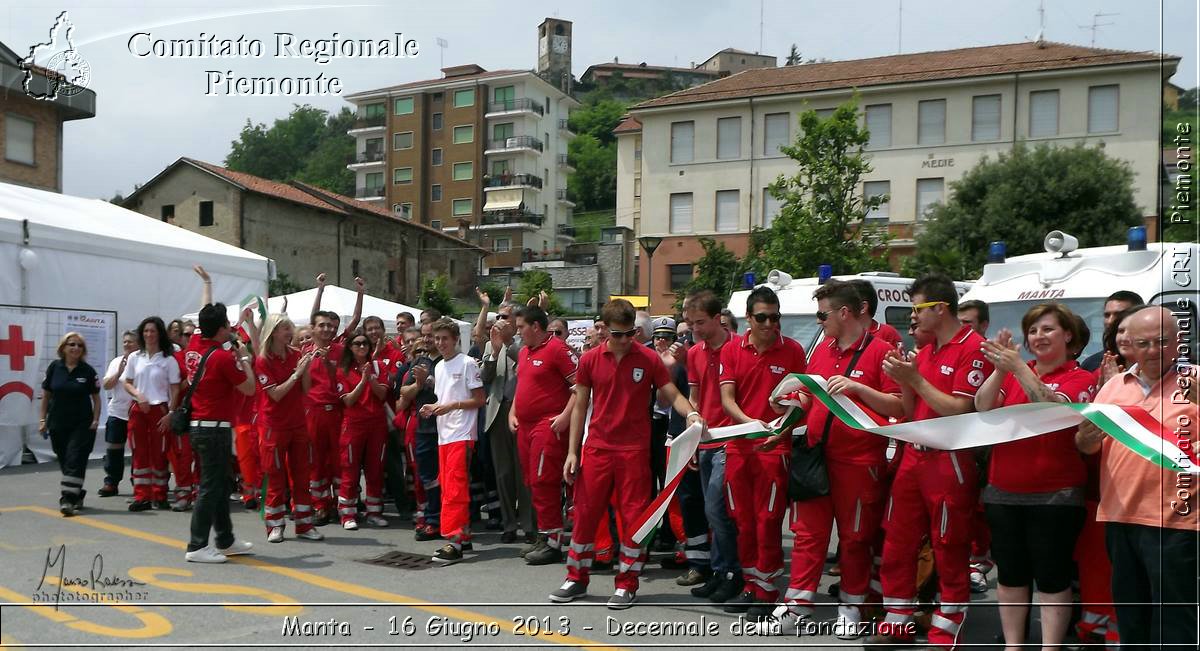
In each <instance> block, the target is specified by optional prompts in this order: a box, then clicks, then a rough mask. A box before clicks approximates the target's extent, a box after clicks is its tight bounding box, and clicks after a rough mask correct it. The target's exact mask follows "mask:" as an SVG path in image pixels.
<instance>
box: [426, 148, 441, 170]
mask: <svg viewBox="0 0 1200 651" xmlns="http://www.w3.org/2000/svg"><path fill="white" fill-rule="evenodd" d="M429 164H430V165H433V166H434V167H437V166H438V165H441V164H442V148H441V147H437V148H435V149H434V150H433V151H431V152H429Z"/></svg>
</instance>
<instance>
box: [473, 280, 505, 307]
mask: <svg viewBox="0 0 1200 651" xmlns="http://www.w3.org/2000/svg"><path fill="white" fill-rule="evenodd" d="M479 289H480V291H482V292H483V293H484V294H487V297H488V300H489V301H491V303H492V305H493V306H499V305H500V303H502V302H504V287H503V286H501V285H500V283H498V282H496V281H494V280H493V281H488V282H486V283H483V284H482V285H480V286H479Z"/></svg>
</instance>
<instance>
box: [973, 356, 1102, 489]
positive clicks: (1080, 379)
mask: <svg viewBox="0 0 1200 651" xmlns="http://www.w3.org/2000/svg"><path fill="white" fill-rule="evenodd" d="M1034 364H1035V362H1029V366H1030V368H1033V367H1034ZM1035 372H1036V369H1035ZM1041 380H1042V383H1043V384H1045V385H1046V386H1048V387H1050V390H1051V391H1053V392H1054V393H1056V394H1058V395H1060V396H1063V397H1065V398H1066V399H1067V400H1069V401H1070V402H1091V401H1092V395H1093V394H1094V392H1095V389H1096V387H1095V380H1094V379H1093V378H1092V374H1091V373H1089V372H1087V371H1085V370H1083V369H1081V368H1079V364H1076V363H1075V360H1067V362H1066V363H1065V364H1063V365H1062V366H1059V367H1058V368H1056V369H1054V370H1053V371H1050V372H1049V373H1047V374H1045V375H1043V376H1042V377H1041ZM999 400H1000V402H999V405H1000V406H1002V407H1007V406H1009V405H1023V404H1025V403H1027V402H1029V396H1027V395H1025V390H1024V389H1022V388H1021V383H1020V382H1018V381H1017V378H1016V376H1014V375H1012V374H1011V373H1010V374H1008V376H1007V377H1005V378H1004V383H1003V384H1001V385H1000V398H999ZM1075 430H1076V428H1074V427H1068V428H1067V429H1060V430H1058V431H1056V432H1050V433H1049V434H1043V435H1041V436H1034V437H1031V438H1027V439H1022V440H1020V441H1013V442H1011V443H1001V444H1000V445H996V446H993V447H992V460H991V465H990V468H989V470H988V481H989V482H990V483H991V484H992V485H994V486H995V487H996V488H999V489H1000V490H1003V491H1008V492H1010V493H1050V492H1053V491H1058V490H1062V489H1064V488H1071V487H1075V486H1080V487H1082V486H1084V485H1086V483H1087V465H1086V464H1085V463H1084V462H1083V457H1082V456H1081V455H1080V454H1079V451H1078V450H1077V449H1076V448H1075Z"/></svg>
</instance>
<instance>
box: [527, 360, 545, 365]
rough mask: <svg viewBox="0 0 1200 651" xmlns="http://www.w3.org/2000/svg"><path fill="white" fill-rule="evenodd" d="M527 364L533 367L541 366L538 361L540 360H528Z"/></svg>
mask: <svg viewBox="0 0 1200 651" xmlns="http://www.w3.org/2000/svg"><path fill="white" fill-rule="evenodd" d="M529 363H530V364H533V365H534V366H541V365H542V360H540V359H531V360H529Z"/></svg>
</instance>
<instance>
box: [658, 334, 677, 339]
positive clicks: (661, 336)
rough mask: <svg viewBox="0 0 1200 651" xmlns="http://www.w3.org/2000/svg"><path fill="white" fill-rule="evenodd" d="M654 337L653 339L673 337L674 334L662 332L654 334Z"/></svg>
mask: <svg viewBox="0 0 1200 651" xmlns="http://www.w3.org/2000/svg"><path fill="white" fill-rule="evenodd" d="M654 338H655V339H674V338H675V335H669V334H666V333H662V334H657V335H654Z"/></svg>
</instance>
